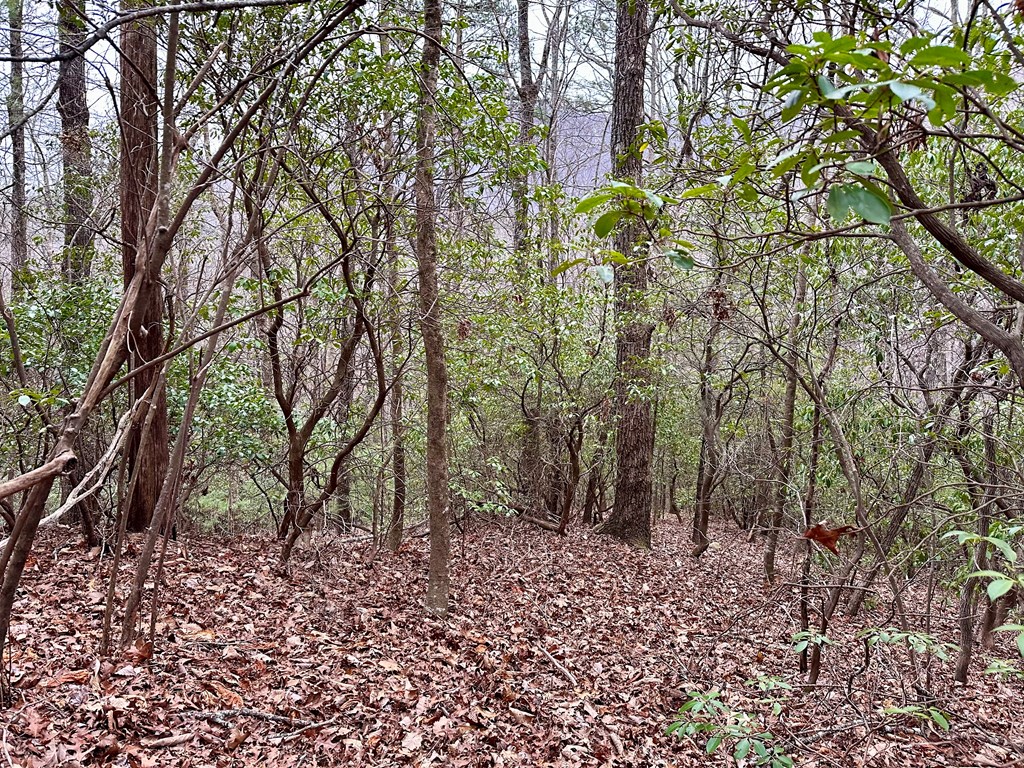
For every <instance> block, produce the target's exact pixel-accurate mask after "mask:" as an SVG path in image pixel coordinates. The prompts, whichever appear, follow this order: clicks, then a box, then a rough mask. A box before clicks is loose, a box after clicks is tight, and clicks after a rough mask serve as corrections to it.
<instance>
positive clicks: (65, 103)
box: [57, 0, 93, 282]
mask: <svg viewBox="0 0 1024 768" xmlns="http://www.w3.org/2000/svg"><path fill="white" fill-rule="evenodd" d="M57 35H58V37H59V39H60V53H61V55H62V56H66V57H67V58H65V59H62V60H61V62H60V70H59V72H58V75H57V79H58V86H57V111H58V112H59V113H60V118H61V134H60V146H61V158H62V160H63V164H64V261H63V272H64V279H65V280H70V281H72V282H78V281H80V280H83V279H85V278H87V277H88V276H89V271H90V267H91V264H92V246H93V229H92V226H91V223H90V220H91V218H92V140H91V139H90V138H89V102H88V100H87V99H86V82H85V57H84V56H81V55H75V53H74V52H75V51H76V50H77V49H78V48H79V46H80V45H81V44H82V41H83V40H84V39H85V8H84V6H83V5H81V3H80V2H78V1H77V0H61V2H60V3H59V4H58V6H57Z"/></svg>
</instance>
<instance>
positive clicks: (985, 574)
mask: <svg viewBox="0 0 1024 768" xmlns="http://www.w3.org/2000/svg"><path fill="white" fill-rule="evenodd" d="M967 578H969V579H1005V578H1007V577H1006V574H1005V573H1000V572H999V571H975V572H974V573H970V574H968V575H967Z"/></svg>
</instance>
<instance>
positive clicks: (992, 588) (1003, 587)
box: [988, 579, 1016, 601]
mask: <svg viewBox="0 0 1024 768" xmlns="http://www.w3.org/2000/svg"><path fill="white" fill-rule="evenodd" d="M1015 584H1016V582H1014V581H1010V580H1009V579H997V580H996V581H992V582H989V585H988V599H989V600H993V601H994V600H998V599H999V598H1000V597H1002V596H1003V595H1005V594H1006V593H1007V592H1009V591H1010V590H1011V589H1013V587H1014V585H1015Z"/></svg>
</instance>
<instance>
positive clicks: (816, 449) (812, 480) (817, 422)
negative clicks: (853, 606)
mask: <svg viewBox="0 0 1024 768" xmlns="http://www.w3.org/2000/svg"><path fill="white" fill-rule="evenodd" d="M812 419H813V421H812V424H811V455H810V458H809V459H808V460H807V492H806V493H805V494H804V510H803V512H804V526H805V528H810V527H811V524H812V521H813V520H814V506H815V503H816V501H817V487H818V460H819V458H820V457H821V407H820V406H819V405H818V404H817V403H815V404H814V416H813V417H812ZM811 555H812V550H811V540H810V539H804V557H803V561H802V562H801V564H800V631H801V632H807V631H808V630H809V629H810V626H811V616H810V613H811V600H810V583H811ZM814 647H815V649H817V647H818V646H817V645H815V646H814ZM807 669H808V667H807V648H805V649H804V650H803V651H801V652H800V671H801V672H807Z"/></svg>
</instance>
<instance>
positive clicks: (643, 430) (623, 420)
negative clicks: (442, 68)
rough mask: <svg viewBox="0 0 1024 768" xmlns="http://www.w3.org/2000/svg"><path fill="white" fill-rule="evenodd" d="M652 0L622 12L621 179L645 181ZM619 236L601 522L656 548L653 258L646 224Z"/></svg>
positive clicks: (624, 1)
mask: <svg viewBox="0 0 1024 768" xmlns="http://www.w3.org/2000/svg"><path fill="white" fill-rule="evenodd" d="M648 15H649V13H648V3H647V0H617V4H616V15H615V24H616V26H615V74H614V84H613V91H612V141H611V152H612V168H613V171H614V175H615V176H616V177H617V178H620V179H623V180H625V181H630V182H633V183H635V184H639V183H640V180H641V175H642V171H643V151H642V150H641V149H640V148H639V147H638V146H637V136H638V133H639V127H640V125H641V124H642V123H643V122H644V72H645V69H646V66H647V38H648V35H649V30H648V27H647V23H648ZM622 221H623V223H622V224H621V225H620V226H619V229H618V231H617V232H616V234H615V239H614V243H615V250H617V251H618V252H619V253H622V254H624V255H625V256H626V258H627V262H626V263H625V264H616V266H615V273H616V275H615V315H616V321H617V333H616V339H615V359H616V372H617V375H616V381H615V408H616V413H617V415H618V428H617V429H616V432H615V470H616V474H615V499H614V502H613V507H612V512H611V515H609V517H608V519H607V520H606V521H605V522H604V523H603V524H602V525H601V528H600V532H601V533H608V534H611V535H612V536H615V537H616V538H618V539H620V540H622V541H624V542H627V543H629V544H631V545H633V546H637V547H643V548H648V549H649V548H650V546H651V495H652V494H651V462H652V459H653V455H654V419H653V417H652V414H651V400H650V397H649V394H648V393H647V392H646V390H647V389H648V388H649V386H650V372H649V371H648V368H647V361H648V358H649V357H650V352H651V335H652V334H653V332H654V325H653V324H652V323H651V322H650V320H649V319H648V317H647V312H646V306H645V304H646V294H647V279H648V275H647V261H646V259H645V258H644V254H643V253H641V251H642V250H643V244H644V243H643V241H644V232H645V229H644V226H643V224H642V222H640V221H639V220H637V218H636V217H634V216H624V217H623V219H622Z"/></svg>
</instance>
